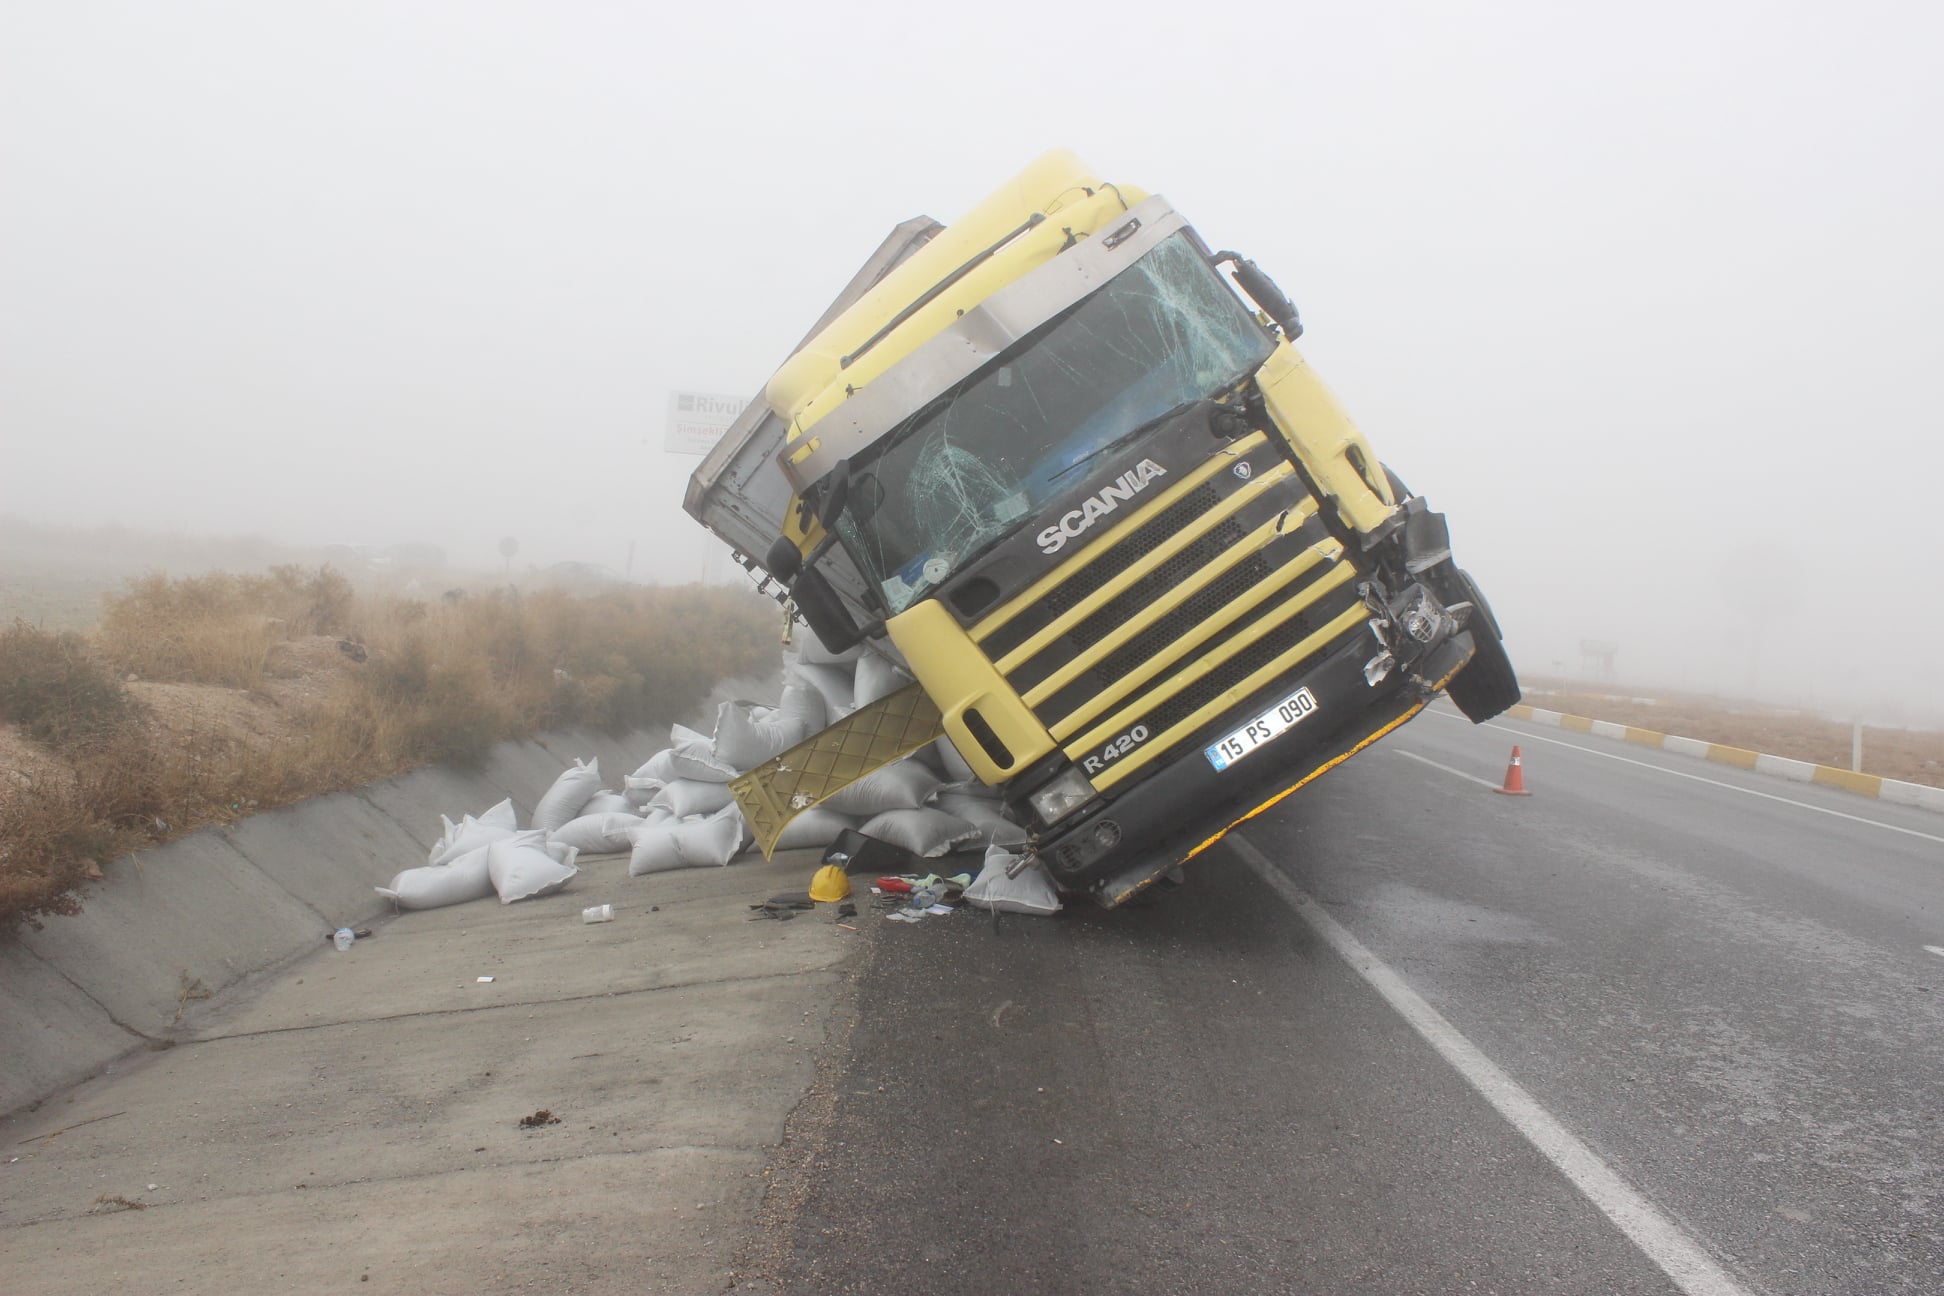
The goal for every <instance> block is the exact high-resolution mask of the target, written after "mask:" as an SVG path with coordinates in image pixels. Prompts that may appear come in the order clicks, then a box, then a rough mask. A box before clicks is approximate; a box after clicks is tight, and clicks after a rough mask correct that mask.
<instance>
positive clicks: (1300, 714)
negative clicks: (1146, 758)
mask: <svg viewBox="0 0 1944 1296" xmlns="http://www.w3.org/2000/svg"><path fill="white" fill-rule="evenodd" d="M1315 713H1316V695H1315V694H1314V693H1311V692H1310V691H1309V690H1308V689H1306V688H1299V689H1297V690H1296V691H1295V692H1294V693H1291V694H1290V695H1289V696H1288V697H1287V698H1285V699H1284V700H1283V701H1281V702H1278V703H1277V704H1276V705H1275V706H1272V707H1270V708H1269V709H1268V710H1267V711H1264V712H1263V713H1262V714H1261V715H1259V716H1257V717H1256V718H1255V719H1253V720H1251V721H1249V723H1247V724H1245V725H1243V726H1242V727H1241V728H1240V729H1237V730H1236V731H1235V732H1234V733H1232V734H1230V735H1229V736H1228V737H1226V738H1224V739H1222V740H1221V741H1220V742H1218V743H1216V744H1215V745H1214V746H1213V747H1210V748H1208V749H1207V750H1206V752H1205V753H1204V754H1205V755H1206V756H1207V757H1208V763H1209V764H1210V765H1213V766H1214V767H1215V769H1216V771H1217V772H1220V771H1222V770H1225V769H1227V768H1228V767H1229V766H1231V765H1233V764H1235V762H1237V761H1239V760H1241V759H1242V758H1243V757H1244V756H1247V755H1249V754H1250V753H1251V752H1253V751H1255V750H1257V749H1258V748H1260V747H1261V746H1262V745H1263V744H1264V743H1267V742H1270V741H1271V740H1273V739H1275V738H1278V737H1280V736H1281V735H1282V734H1283V733H1284V732H1286V731H1287V730H1290V729H1294V728H1295V727H1296V726H1297V725H1299V724H1301V723H1302V722H1303V720H1304V719H1305V718H1306V717H1308V716H1311V715H1314V714H1315Z"/></svg>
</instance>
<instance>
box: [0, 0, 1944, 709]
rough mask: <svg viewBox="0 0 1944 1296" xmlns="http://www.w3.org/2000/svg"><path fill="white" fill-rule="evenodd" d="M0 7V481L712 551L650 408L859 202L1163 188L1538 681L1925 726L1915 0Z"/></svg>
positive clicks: (761, 319)
mask: <svg viewBox="0 0 1944 1296" xmlns="http://www.w3.org/2000/svg"><path fill="white" fill-rule="evenodd" d="M659 8H661V7H659V6H645V5H637V4H595V3H548V4H541V3H527V4H506V3H497V4H496V3H480V2H478V0H465V2H464V3H460V2H458V0H452V2H449V3H433V2H431V0H415V2H414V3H411V4H397V3H334V4H329V5H322V4H318V5H303V6H299V5H289V4H274V5H266V4H261V3H234V4H195V3H184V2H176V3H170V4H166V5H158V4H152V3H129V4H102V3H85V2H81V3H77V2H72V0H69V2H64V3H61V4H34V3H28V2H26V0H14V3H11V4H7V5H6V6H5V7H4V9H0V514H10V515H13V516H15V517H18V518H23V519H27V520H30V521H36V522H58V523H71V524H75V525H99V524H102V523H108V522H120V523H124V524H127V525H129V526H131V527H138V528H150V529H161V530H182V531H192V532H216V533H224V534H231V533H240V532H250V533H257V534H261V535H264V536H267V537H271V538H274V539H275V540H277V541H279V542H287V543H292V544H322V543H328V542H348V543H371V544H390V543H396V542H407V541H419V542H431V543H436V544H441V545H444V546H446V548H447V549H448V551H449V552H450V553H451V554H452V556H453V557H454V559H455V560H456V561H459V562H462V563H467V564H473V565H478V566H497V565H498V554H497V550H496V547H495V546H496V544H497V541H498V540H499V538H500V537H502V536H507V535H511V536H515V537H517V538H518V539H519V541H520V545H521V549H520V558H521V561H522V562H548V561H554V560H563V559H571V560H577V561H585V562H594V563H600V564H604V565H606V566H608V567H610V568H613V569H615V570H616V571H620V570H622V569H623V568H624V566H626V565H627V563H628V553H629V547H630V545H633V546H635V558H634V561H633V567H632V574H633V575H635V576H636V577H637V578H646V579H666V580H690V579H695V578H697V577H698V576H707V577H708V578H711V579H725V578H727V575H728V573H729V572H730V571H733V569H730V568H728V567H727V564H726V560H725V559H724V558H723V557H722V556H721V555H720V553H719V552H718V546H717V545H716V544H715V542H714V541H713V540H711V539H710V538H709V537H707V536H706V535H705V534H703V533H702V532H701V531H700V529H699V528H697V527H696V526H695V524H694V523H692V522H691V521H690V520H689V519H688V518H687V517H686V515H684V514H683V513H682V512H681V509H680V499H681V490H682V484H683V482H684V481H685V479H686V477H687V474H688V473H689V471H690V470H691V469H692V468H693V467H694V465H695V463H696V461H695V460H694V459H692V458H687V457H682V456H676V455H670V454H666V453H664V452H663V451H662V449H661V439H662V432H663V426H664V423H665V420H666V407H667V398H668V392H669V391H670V390H672V389H687V390H701V391H731V392H747V393H751V394H753V393H755V392H756V391H757V390H758V389H759V388H760V386H761V384H762V383H763V381H764V380H765V379H766V378H767V377H768V375H769V374H770V372H771V371H772V370H773V369H774V368H775V367H776V365H777V364H779V363H780V362H781V361H782V360H783V358H784V357H785V356H786V355H787V354H788V352H789V349H790V347H791V346H792V345H793V344H794V342H795V341H796V340H797V338H798V337H799V336H801V334H802V333H803V332H804V331H805V330H806V329H807V328H808V327H809V325H810V323H811V322H812V321H813V320H814V319H815V318H816V316H817V315H818V314H819V313H820V311H821V310H822V309H823V307H824V306H825V305H826V303H827V302H828V301H829V299H830V297H831V296H832V295H833V293H834V292H835V291H836V290H837V289H838V288H839V287H840V286H841V285H842V284H843V282H844V281H845V280H846V279H847V278H848V277H849V275H850V274H851V272H852V271H853V270H854V269H855V268H856V266H857V265H858V263H859V262H860V261H862V259H863V258H864V257H865V256H866V255H867V254H868V253H869V252H870V251H871V250H872V248H874V247H875V246H876V244H877V242H878V240H879V239H880V238H881V237H882V236H883V235H884V234H885V233H886V232H887V231H888V230H889V229H890V227H891V226H892V225H893V224H895V223H896V222H897V221H899V220H901V219H904V218H906V217H908V216H912V215H915V214H918V213H921V212H922V213H925V214H929V215H932V216H934V217H937V218H939V219H941V220H948V221H949V220H950V219H951V218H953V217H954V216H956V215H958V214H959V213H961V212H962V211H964V210H965V209H966V208H967V207H969V206H970V205H971V204H972V203H973V202H975V201H976V200H977V199H978V198H979V197H980V196H982V195H983V194H984V193H985V192H986V191H987V190H989V189H990V188H991V187H992V186H993V185H995V184H996V183H998V182H999V181H1000V180H1002V179H1004V178H1005V177H1006V176H1008V175H1010V174H1011V173H1012V172H1013V171H1015V170H1016V169H1018V168H1019V167H1020V166H1022V165H1023V164H1024V163H1025V162H1027V161H1028V160H1030V159H1031V158H1032V157H1033V156H1035V155H1036V154H1038V153H1039V152H1040V151H1042V150H1043V149H1045V148H1047V147H1050V146H1053V145H1068V146H1071V147H1073V148H1075V149H1077V150H1078V151H1079V152H1080V153H1081V155H1082V156H1083V157H1085V158H1087V159H1088V160H1089V161H1090V162H1091V163H1092V164H1093V165H1094V166H1095V167H1096V168H1098V169H1099V170H1100V171H1101V172H1102V174H1104V175H1106V176H1108V177H1109V178H1110V179H1119V180H1124V181H1126V182H1129V183H1132V184H1135V185H1139V186H1141V187H1144V188H1148V189H1152V190H1156V191H1159V192H1162V193H1165V194H1166V195H1168V197H1169V198H1171V199H1172V200H1173V201H1174V202H1175V203H1176V205H1177V206H1179V207H1180V208H1181V209H1182V210H1184V211H1185V212H1186V213H1187V214H1188V216H1189V217H1190V219H1191V220H1193V221H1194V222H1195V224H1196V225H1197V227H1198V228H1199V229H1200V230H1201V231H1202V232H1203V233H1204V234H1205V235H1206V236H1207V238H1208V239H1209V240H1210V242H1211V243H1213V244H1215V245H1217V246H1221V247H1234V248H1239V249H1241V250H1244V251H1246V252H1247V253H1249V254H1250V255H1252V256H1253V257H1255V258H1256V260H1258V261H1259V262H1260V263H1261V264H1262V265H1263V266H1264V267H1265V268H1266V269H1268V270H1269V271H1270V272H1271V273H1272V274H1274V275H1275V276H1276V277H1277V278H1278V279H1279V280H1280V281H1281V283H1282V285H1283V287H1284V288H1285V289H1287V290H1288V291H1289V292H1290V294H1291V296H1292V297H1294V298H1295V299H1296V301H1297V303H1298V304H1299V305H1300V307H1301V308H1302V310H1303V314H1304V319H1305V321H1306V323H1307V325H1308V327H1309V333H1308V335H1307V336H1306V337H1305V338H1304V340H1303V344H1302V346H1303V349H1304V351H1305V352H1306V353H1307V354H1308V356H1309V357H1310V358H1311V360H1312V361H1313V362H1314V363H1315V364H1316V366H1317V367H1318V369H1319V370H1320V372H1321V373H1322V374H1323V375H1324V377H1325V378H1326V379H1328V380H1329V381H1330V382H1331V384H1332V385H1333V386H1334V387H1335V388H1336V390H1337V392H1338V393H1339V395H1340V396H1341V397H1342V398H1343V400H1344V402H1345V403H1346V404H1347V405H1348V407H1349V408H1350V410H1351V411H1352V413H1353V414H1354V415H1355V416H1356V418H1357V420H1358V422H1359V424H1360V425H1361V426H1362V427H1363V428H1364V430H1365V431H1366V432H1367V433H1368V435H1369V436H1370V437H1371V439H1372V441H1373V443H1374V444H1375V445H1376V446H1377V448H1378V449H1379V451H1380V453H1382V454H1383V455H1384V457H1385V458H1386V459H1387V460H1389V461H1390V462H1391V463H1392V464H1393V465H1394V466H1395V467H1396V468H1397V470H1398V471H1399V472H1400V474H1401V475H1402V476H1403V477H1404V478H1405V480H1406V481H1408V482H1409V483H1410V484H1411V485H1412V486H1413V488H1415V489H1417V490H1419V491H1422V492H1423V493H1424V494H1425V495H1426V496H1427V497H1428V498H1429V499H1430V501H1431V502H1432V504H1433V505H1434V506H1435V507H1439V508H1441V509H1443V510H1445V511H1446V512H1447V513H1448V515H1449V516H1450V519H1451V525H1452V531H1453V536H1454V540H1455V542H1456V545H1457V548H1458V552H1459V557H1460V560H1461V561H1462V562H1463V563H1464V565H1465V566H1467V567H1468V568H1469V569H1470V570H1472V571H1473V572H1474V573H1475V574H1476V575H1478V576H1479V578H1480V579H1481V581H1482V583H1483V584H1484V586H1485V588H1486V589H1487V591H1488V592H1489V593H1490V594H1491V595H1492V596H1493V600H1494V602H1495V604H1496V605H1497V608H1498V611H1499V614H1500V619H1501V620H1502V621H1503V622H1504V624H1505V627H1506V630H1507V634H1508V638H1509V640H1510V643H1511V647H1512V649H1513V653H1514V657H1515V660H1516V661H1518V662H1519V663H1520V664H1521V666H1522V667H1523V668H1524V669H1525V670H1526V671H1528V672H1546V671H1553V670H1557V671H1558V672H1561V673H1565V674H1574V673H1577V672H1579V671H1580V670H1581V668H1582V661H1581V653H1580V645H1581V641H1582V640H1585V639H1603V640H1610V641H1613V642H1615V643H1616V644H1618V645H1619V656H1618V659H1617V660H1618V666H1619V675H1620V680H1621V683H1622V684H1623V685H1624V684H1627V683H1629V682H1631V683H1634V684H1639V685H1645V684H1648V683H1659V684H1675V685H1704V686H1711V687H1717V688H1723V689H1727V690H1731V691H1734V692H1738V693H1754V694H1759V695H1762V696H1766V697H1771V698H1775V699H1777V700H1781V701H1789V702H1805V703H1813V704H1819V705H1827V706H1832V707H1843V708H1850V709H1858V708H1861V709H1864V710H1866V711H1867V712H1869V714H1870V715H1872V716H1873V717H1881V718H1890V719H1896V718H1904V717H1907V716H1911V715H1921V716H1935V715H1936V714H1938V713H1939V711H1940V710H1944V705H1941V704H1944V696H1941V695H1940V691H1939V689H1938V686H1937V684H1936V683H1935V682H1934V678H1933V677H1932V676H1931V675H1930V674H1929V670H1928V668H1929V667H1930V665H1931V664H1932V663H1933V662H1934V661H1936V660H1937V658H1938V657H1939V655H1940V653H1939V649H1938V647H1937V645H1938V644H1939V643H1940V642H1944V611H1940V603H1939V600H1938V598H1937V597H1936V594H1935V590H1936V587H1937V583H1938V582H1937V578H1936V573H1935V570H1934V559H1935V556H1936V555H1937V553H1938V550H1939V546H1938V544H1937V542H1936V540H1935V538H1934V530H1933V527H1934V525H1935V524H1934V522H1933V511H1934V510H1933V504H1932V500H1933V498H1934V497H1935V494H1936V490H1937V482H1938V481H1939V480H1940V476H1944V471H1941V470H1944V450H1940V448H1939V438H1938V436H1937V435H1936V429H1937V424H1938V421H1939V420H1938V417H1937V415H1936V413H1935V412H1934V406H1933V404H1932V399H1931V397H1932V392H1931V387H1932V384H1931V382H1930V381H1929V378H1930V371H1931V369H1932V368H1934V366H1935V363H1936V362H1935V359H1934V357H1936V356H1938V355H1939V354H1944V323H1941V322H1940V316H1939V311H1938V307H1937V303H1938V302H1939V301H1940V300H1944V253H1941V252H1940V249H1939V240H1938V237H1937V233H1936V232H1937V231H1938V230H1939V229H1944V149H1940V148H1939V146H1938V142H1937V141H1938V138H1939V128H1940V127H1944V82H1941V81H1940V78H1938V77H1937V75H1936V72H1935V67H1934V62H1935V58H1936V52H1937V51H1938V49H1939V48H1944V45H1940V37H1944V10H1939V9H1938V8H1937V7H1935V6H1926V5H1920V4H1915V3H1908V4H1870V3H1860V4H1849V5H1845V6H1841V7H1829V6H1822V5H1808V4H1775V3H1767V4H1754V3H1748V4H1734V3H1720V2H1718V0H1702V2H1700V3H1682V4H1678V5H1657V4H1644V5H1643V4H1636V5H1628V6H1601V7H1598V8H1592V7H1585V6H1563V5H1557V4H1544V3H1532V4H1517V5H1472V6H1452V5H1446V4H1437V3H1421V4H1415V5H1386V6H1354V7H1352V6H1342V5H1327V6H1326V5H1306V4H1292V3H1276V4H1267V5H1260V6H1253V5H1230V6H1222V7H1218V8H1210V7H1206V6H1185V7H1184V6H1176V5H1162V4H1157V3H1153V0H1147V2H1146V3H1142V4H1129V5H1122V6H1109V7H1105V8H1103V7H1100V6H1080V7H1060V6H1046V5H1041V4H1031V5H1024V4H1013V3H1005V4H987V5H960V6H953V7H939V6H908V5H898V6H892V5H884V6H849V5H843V4H820V5H814V6H802V7H798V6H787V7H786V6H782V5H777V6H773V7H772V6H742V5H699V6H685V7H683V10H682V11H681V12H674V13H668V14H663V13H660V12H654V10H657V9H659Z"/></svg>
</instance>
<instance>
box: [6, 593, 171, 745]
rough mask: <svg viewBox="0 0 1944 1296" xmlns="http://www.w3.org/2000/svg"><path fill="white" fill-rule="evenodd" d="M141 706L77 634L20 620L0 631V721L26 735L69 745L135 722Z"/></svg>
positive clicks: (92, 738) (49, 743) (94, 738)
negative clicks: (11, 725)
mask: <svg viewBox="0 0 1944 1296" xmlns="http://www.w3.org/2000/svg"><path fill="white" fill-rule="evenodd" d="M141 710H142V709H141V706H140V704H139V703H137V702H136V701H135V699H134V698H133V697H130V696H129V693H128V690H127V689H126V688H124V687H123V686H122V682H121V680H119V679H118V678H116V676H115V675H114V674H113V673H112V672H111V671H110V670H109V669H108V667H107V666H105V665H104V664H103V663H102V662H101V661H100V660H99V659H98V658H97V657H96V656H95V655H94V653H93V652H92V651H91V650H90V649H89V647H88V642H87V640H85V639H83V638H82V637H81V636H80V635H78V634H75V633H74V632H72V631H62V632H60V633H49V632H47V631H45V630H37V629H35V628H34V627H33V626H30V625H28V624H26V623H25V622H22V621H16V622H14V623H13V625H11V626H9V627H8V628H7V629H6V630H5V631H0V720H7V721H11V722H12V723H14V724H17V725H19V726H20V727H21V728H22V730H24V731H25V732H26V733H27V735H28V736H29V737H31V738H34V739H36V740H38V741H40V742H44V743H47V744H48V745H50V746H53V747H60V748H72V747H76V746H80V745H84V744H86V743H89V742H94V741H98V740H100V739H102V738H105V737H107V736H108V735H110V734H113V733H115V732H118V731H120V730H123V729H125V728H127V727H128V726H130V725H133V724H135V723H137V722H139V721H140V719H141Z"/></svg>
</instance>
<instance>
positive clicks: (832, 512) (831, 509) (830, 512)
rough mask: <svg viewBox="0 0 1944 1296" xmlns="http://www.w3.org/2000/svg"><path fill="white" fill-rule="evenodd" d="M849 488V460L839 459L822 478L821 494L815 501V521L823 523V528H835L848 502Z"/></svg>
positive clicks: (832, 529) (827, 529)
mask: <svg viewBox="0 0 1944 1296" xmlns="http://www.w3.org/2000/svg"><path fill="white" fill-rule="evenodd" d="M850 488H851V466H850V460H848V459H840V460H838V462H837V466H836V467H835V468H832V469H831V470H830V475H829V476H828V477H826V478H824V483H823V496H822V498H821V499H819V500H818V501H817V521H818V522H820V523H822V524H823V529H824V530H826V531H834V530H836V529H837V519H838V518H840V517H842V516H843V515H844V506H845V505H846V504H849V503H850Z"/></svg>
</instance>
